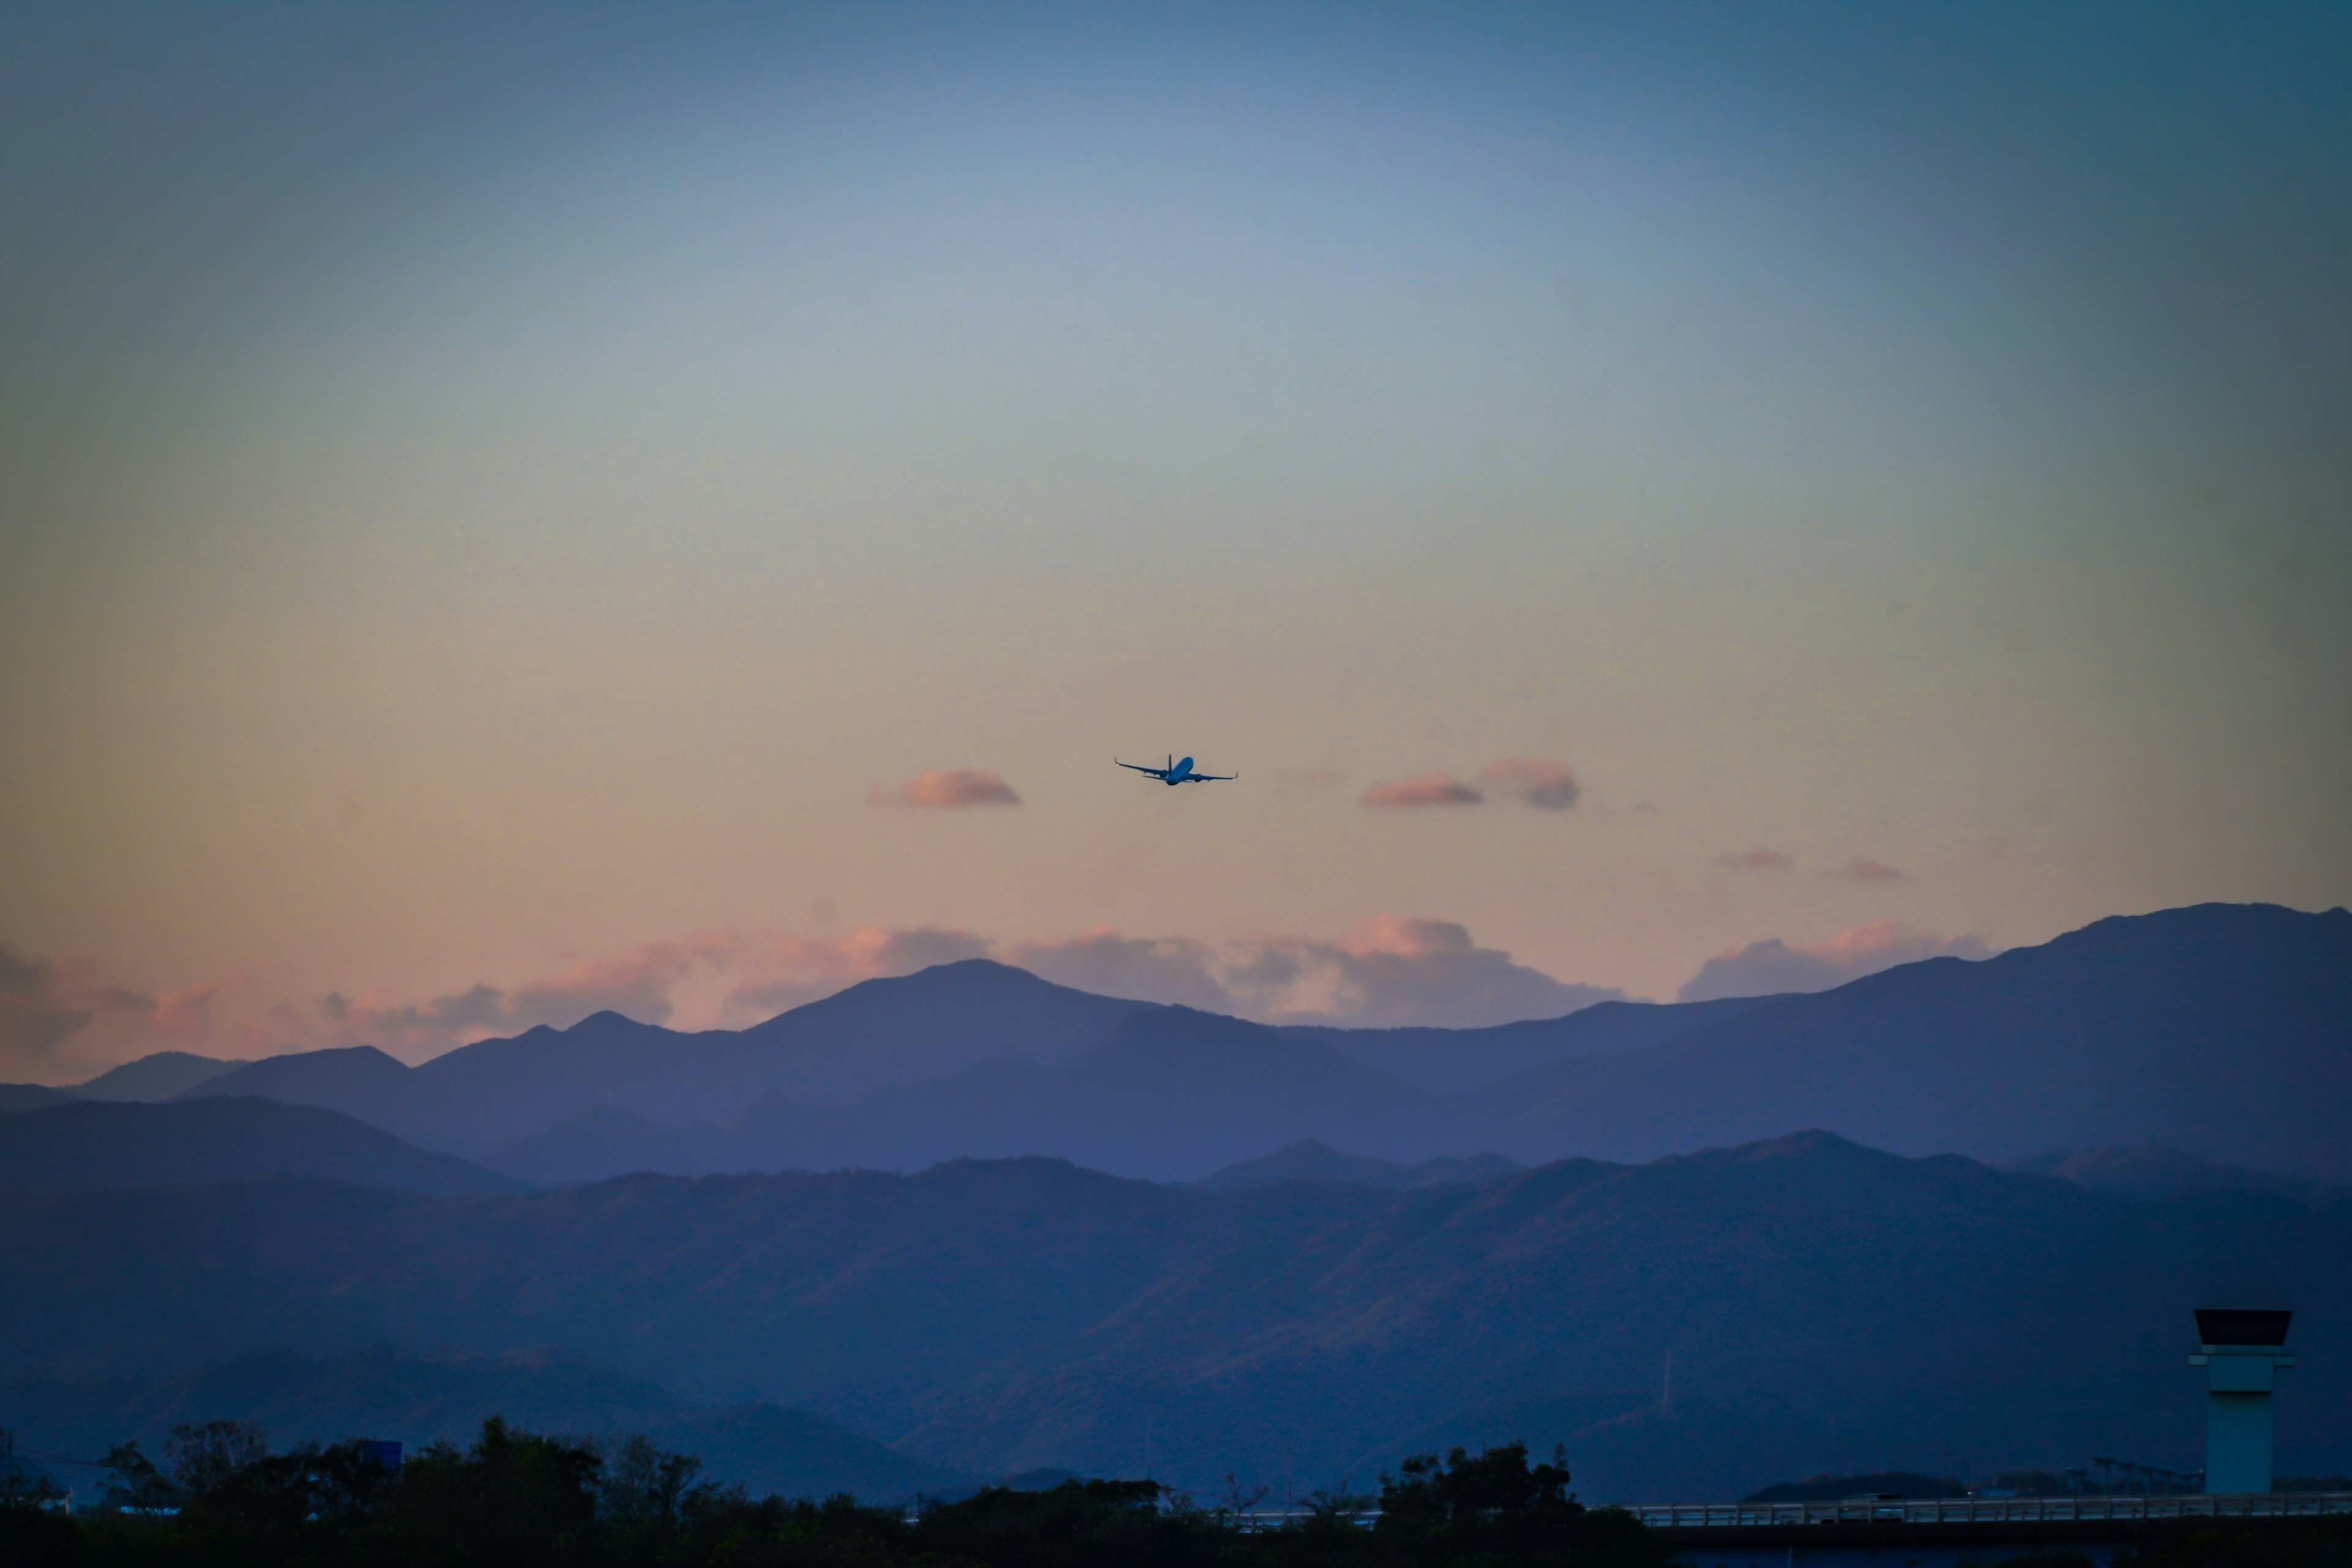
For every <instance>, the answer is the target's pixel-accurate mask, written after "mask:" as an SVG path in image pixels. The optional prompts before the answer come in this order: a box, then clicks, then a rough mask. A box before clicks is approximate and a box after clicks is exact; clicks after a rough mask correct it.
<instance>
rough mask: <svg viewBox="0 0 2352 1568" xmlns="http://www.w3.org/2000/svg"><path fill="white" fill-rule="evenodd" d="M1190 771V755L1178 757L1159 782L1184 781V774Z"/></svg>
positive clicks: (1175, 782) (1174, 782)
mask: <svg viewBox="0 0 2352 1568" xmlns="http://www.w3.org/2000/svg"><path fill="white" fill-rule="evenodd" d="M1191 772H1192V758H1190V757H1179V758H1178V759H1177V760H1176V763H1175V764H1174V765H1173V766H1171V768H1170V769H1169V770H1168V776H1167V777H1166V778H1164V779H1162V780H1161V781H1160V782H1161V783H1162V784H1182V783H1183V782H1184V775H1185V774H1186V773H1191Z"/></svg>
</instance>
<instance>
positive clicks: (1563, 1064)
mask: <svg viewBox="0 0 2352 1568" xmlns="http://www.w3.org/2000/svg"><path fill="white" fill-rule="evenodd" d="M2347 1020H2352V914H2347V912H2346V911H2344V910H2330V911H2327V912H2326V913H2324V914H2305V913H2301V912H2298V911H2294V910H2284V909H2279V908H2276V907H2275V906H2264V905H2218V904H2216V905H2200V906H2197V907H2194V908H2190V909H2182V910H2166V911H2162V912H2159V913H2157V914H2151V915H2141V916H2131V917H2117V918H2116V919H2113V920H2107V921H2099V922H2096V923H2095V924H2093V925H2091V926H2088V927H2085V928H2084V929H2083V930H2082V931H2074V932H2070V933H2068V934H2067V935H2065V936H2063V937H2060V938H2058V939H2056V940H2055V941H2053V942H2048V943H2045V944H2043V945H2042V946H2039V947H2031V948H2018V949H2012V950H2011V951H2010V952H2006V953H2003V954H2001V955H2000V956H1999V957H1997V958H1993V959H1990V960H1985V961H1982V962H1979V963H1964V962H1962V961H1960V960H1958V959H1949V958H1945V959H1931V960H1928V961H1926V962H1924V963H1913V964H1906V965H1904V966H1902V967H1899V968H1896V969H1892V970H1887V971H1885V972H1883V973H1878V974H1874V975H1872V976H1869V977H1867V978H1865V979H1863V980H1858V981H1855V982H1853V983H1851V984H1847V985H1845V986H1843V987H1840V988H1839V989H1837V990H1834V991H1829V992H1822V993H1816V994H1808V995H1789V996H1777V997H1763V998H1743V999H1738V1000H1734V1001H1727V1002H1708V1003H1691V1004H1680V1005H1652V1004H1631V1003H1602V1004H1601V1005H1595V1006H1592V1007H1589V1008H1586V1009H1583V1010H1582V1011H1580V1012H1578V1013H1574V1014H1570V1015H1569V1016H1565V1017H1562V1018H1558V1019H1549V1020H1541V1021H1538V1022H1533V1023H1524V1024H1512V1025H1506V1026H1499V1027H1497V1028H1492V1029H1469V1030H1433V1029H1385V1030H1346V1029H1329V1028H1323V1027H1282V1028H1274V1027H1266V1026H1257V1025H1252V1024H1246V1023H1244V1022H1241V1021H1240V1020H1236V1019H1230V1018H1224V1017H1222V1016H1217V1015H1214V1014H1204V1013H1198V1012H1193V1011H1191V1010H1188V1009H1184V1008H1180V1007H1167V1006H1160V1005H1151V1004H1145V1003H1138V1002H1128V1001H1120V1000H1118V999H1116V998H1108V997H1099V996H1093V995H1089V994H1087V993H1084V992H1077V991H1072V990H1068V989H1067V988H1065V987H1061V986H1055V985H1051V984H1047V983H1046V982H1045V981H1042V980H1039V979H1037V978H1036V977H1034V975H1030V974H1027V973H1024V972H1022V971H1019V970H1014V969H1009V968H1006V967H1005V966H1003V965H1001V964H994V963H988V962H986V961H982V960H973V961H969V962H966V963H956V964H948V965H941V966H939V967H938V968H935V969H930V970H926V971H923V972H922V973H918V974H914V975H909V976H906V977H904V978H900V979H892V980H877V981H869V982H866V983H865V984H861V985H858V986H853V987H851V988H850V989H849V990H847V991H845V992H842V993H840V994H838V995H835V996H833V997H830V998H827V999H826V1000H825V1001H824V1002H820V1003H815V1004H813V1005H810V1006H807V1007H802V1008H796V1009H794V1010H793V1011H792V1012H789V1013H786V1014H782V1015H780V1016H778V1017H776V1018H774V1019H772V1020H770V1021H769V1022H768V1023H766V1024H762V1025H760V1026H757V1027H756V1028H753V1029H748V1030H744V1031H740V1032H738V1033H732V1034H730V1033H725V1032H716V1033H709V1034H703V1035H680V1034H677V1033H675V1032H672V1031H668V1030H663V1029H658V1028H655V1027H653V1026H647V1025H641V1024H636V1023H633V1022H631V1021H629V1020H627V1019H625V1018H622V1017H620V1016H617V1015H614V1014H599V1015H597V1016H594V1017H592V1018H590V1019H587V1020H584V1021H583V1023H581V1024H579V1025H577V1026H574V1027H573V1028H572V1029H569V1030H561V1031H559V1030H554V1029H534V1030H531V1031H530V1032H529V1033H527V1034H525V1035H521V1036H518V1037H514V1038H512V1039H508V1040H490V1041H484V1042H482V1043H481V1044H479V1045H476V1046H471V1047H465V1048H463V1049H461V1050H457V1051H453V1052H450V1053H449V1054H448V1055H446V1056H444V1057H441V1058H436V1059H435V1060H433V1061H431V1062H428V1063H426V1064H425V1066H423V1067H420V1068H406V1067H404V1066H402V1065H401V1064H400V1063H398V1062H397V1061H394V1059H393V1058H390V1057H387V1056H384V1055H383V1053H381V1052H378V1051H374V1050H373V1049H369V1048H366V1047H360V1048H357V1049H351V1050H340V1051H320V1052H310V1053H304V1054H301V1055H295V1056H287V1057H278V1058H269V1059H267V1060H264V1061H260V1062H257V1063H254V1064H252V1065H251V1066H249V1067H246V1068H237V1069H236V1070H234V1071H231V1072H228V1073H225V1074H222V1075H220V1076H219V1077H216V1078H213V1079H209V1080H207V1081H205V1082H203V1083H200V1084H198V1085H196V1086H195V1087H194V1089H190V1090H189V1091H188V1097H189V1098H205V1097H210V1096H216V1095H228V1094H262V1095H267V1096H269V1097H271V1098H275V1099H280V1100H287V1101H289V1102H297V1103H306V1104H316V1105H322V1106H326V1107H329V1108H331V1109H335V1110H342V1111H344V1112H346V1113H348V1114H351V1115H354V1116H357V1117H360V1118H361V1119H362V1120H365V1121H371V1122H373V1123H374V1124H375V1125H377V1126H379V1127H383V1128H385V1129H387V1130H389V1131H393V1132H394V1133H396V1134H397V1135H399V1136H401V1137H403V1138H404V1139H407V1140H409V1141H410V1142H415V1143H417V1144H419V1145H420V1146H423V1147H425V1148H431V1149H436V1150H443V1151H447V1152H457V1153H459V1154H462V1155H464V1156H466V1157H467V1158H471V1159H475V1160H478V1161H480V1162H482V1163H487V1164H489V1165H491V1166H492V1167H494V1168H496V1169H499V1170H502V1171H505V1172H506V1173H509V1174H511V1175H514V1176H517V1177H520V1178H521V1179H525V1180H529V1181H534V1182H573V1181H590V1180H596V1179H600V1178H602V1177H604V1176H607V1175H612V1174H617V1173H624V1172H627V1171H630V1170H636V1169H648V1170H663V1171H670V1172H674V1173H717V1172H723V1171H740V1170H779V1169H791V1168H814V1169H826V1168H835V1167H838V1166H856V1165H865V1166H874V1167H878V1168H885V1169H901V1170H911V1169H920V1168H922V1167H924V1166H926V1165H928V1164H930V1163H935V1162H937V1161H939V1160H942V1159H949V1158H953V1157H956V1156H959V1155H972V1156H996V1155H1006V1154H1017V1153H1045V1154H1054V1155H1058V1156H1062V1157H1066V1158H1069V1159H1073V1160H1076V1161H1078V1162H1080V1163H1086V1164H1089V1165H1093V1166H1097V1167H1099V1168H1103V1169H1108V1170H1113V1171H1118V1172H1121V1173H1129V1174H1134V1175H1142V1176H1150V1177H1153V1178H1156V1179H1164V1180H1193V1179H1198V1178H1200V1177H1202V1176H1204V1175H1206V1174H1208V1173H1210V1172H1212V1171H1214V1170H1216V1169H1218V1168H1220V1167H1222V1166H1224V1165H1227V1164H1232V1163H1237V1162H1240V1161H1244V1160H1248V1159H1254V1158H1257V1157H1260V1156H1263V1155H1264V1154H1265V1152H1267V1151H1268V1150H1271V1149H1277V1148H1280V1147H1283V1146H1285V1145H1286V1144H1289V1143H1294V1142H1299V1141H1300V1140H1302V1139H1316V1140H1319V1141H1321V1142H1327V1143H1329V1144H1332V1145H1334V1146H1336V1147H1340V1148H1346V1149H1349V1150H1351V1151H1355V1152H1360V1153H1362V1154H1364V1155H1366V1156H1368V1157H1372V1158H1378V1159H1383V1160H1388V1161H1391V1162H1395V1163H1405V1164H1412V1163H1419V1162H1421V1161H1423V1160H1428V1159H1433V1158H1449V1157H1462V1156H1465V1155H1468V1154H1470V1153H1473V1152H1480V1151H1491V1152H1496V1153H1499V1154H1502V1155H1504V1156H1505V1157H1507V1158H1509V1159H1512V1160H1515V1161H1517V1162H1520V1163H1538V1162H1541V1161H1545V1160H1549V1159H1555V1158H1559V1157H1560V1156H1563V1155H1569V1154H1594V1155H1601V1156H1606V1157H1610V1158H1615V1159H1645V1158H1649V1157H1652V1156H1654V1155H1657V1154H1660V1153H1664V1152H1673V1151H1675V1150H1688V1149H1694V1148H1698V1147H1703V1146H1706V1145H1707V1144H1710V1143H1728V1142H1742V1141H1746V1140H1750V1139H1755V1138H1761V1137H1769V1136H1771V1135H1773V1134H1775V1133H1778V1132H1780V1131H1786V1130H1787V1129H1789V1128H1790V1127H1793V1126H1809V1125H1811V1126H1825V1127H1829V1128H1832V1129H1834V1130H1836V1131H1840V1132H1841V1133H1843V1134H1846V1135H1849V1136H1852V1137H1854V1138H1856V1139H1859V1140H1861V1141H1863V1142H1869V1143H1872V1144H1874V1145H1877V1146H1883V1147H1886V1148H1889V1149H1893V1150H1896V1151H1899V1152H1914V1153H1927V1152H1937V1151H1938V1150H1946V1149H1949V1150H1955V1151H1958V1152H1966V1153H1969V1154H1971V1155H1974V1156H1977V1157H1980V1158H1984V1159H1987V1160H1992V1161H2014V1160H2019V1159H2024V1158H2029V1157H2032V1156H2033V1155H2035V1154H2037V1153H2040V1152H2043V1151H2046V1150H2050V1149H2077V1150H2079V1149H2086V1148H2099V1147H2111V1146H2112V1147H2127V1146H2133V1145H2137V1144H2142V1143H2161V1144H2164V1145H2167V1146H2169V1147H2173V1148H2178V1149H2179V1150H2181V1151H2183V1152H2186V1153H2188V1154H2190V1155H2193V1156H2195V1157H2197V1158H2199V1159H2203V1160H2208V1161H2214V1162H2219V1163H2230V1164H2240V1165H2247V1166H2252V1167H2257V1168H2263V1169H2270V1170H2276V1171H2278V1172H2280V1173H2283V1174H2285V1175H2289V1176H2292V1177H2295V1178H2298V1179H2317V1180H2330V1181H2347V1180H2352V1141H2347V1140H2345V1139H2343V1138H2342V1137H2340V1136H2339V1134H2338V1128H2339V1126H2340V1125H2341V1123H2342V1122H2343V1121H2344V1120H2345V1118H2346V1117H2347V1113H2352V1023H2348V1022H2347ZM1529 1063H1532V1065H1525V1064H1529Z"/></svg>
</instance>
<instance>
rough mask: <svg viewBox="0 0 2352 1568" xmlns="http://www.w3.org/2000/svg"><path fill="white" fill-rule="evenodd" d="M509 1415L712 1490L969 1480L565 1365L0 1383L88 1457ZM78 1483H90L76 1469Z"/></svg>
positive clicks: (784, 1413) (840, 1436)
mask: <svg viewBox="0 0 2352 1568" xmlns="http://www.w3.org/2000/svg"><path fill="white" fill-rule="evenodd" d="M491 1415H503V1416H505V1417H506V1418H507V1419H508V1420H509V1421H510V1422H513V1423H515V1424H517V1425H519V1426H524V1427H526V1428H529V1429H530V1430H533V1431H541V1432H555V1433H561V1434H563V1435H566V1436H600V1437H601V1436H609V1435H615V1434H625V1433H631V1432H643V1433H645V1434H646V1435H647V1436H651V1437H653V1438H654V1440H655V1441H656V1442H658V1443H660V1444H662V1445H663V1446H664V1447H669V1448H673V1449H676V1450H677V1451H679V1452H682V1453H690V1454H694V1455H696V1456H697V1457H698V1458H701V1460H702V1461H703V1465H704V1471H703V1475H704V1479H710V1480H716V1481H719V1482H737V1483H740V1484H741V1485H742V1486H744V1487H745V1488H747V1489H751V1490H752V1491H754V1492H755V1493H759V1492H768V1491H774V1492H779V1493H782V1494H783V1495H786V1496H803V1497H809V1496H816V1497H821V1496H824V1495H825V1494H827V1493H829V1492H834V1491H841V1490H849V1491H854V1492H856V1493H858V1494H859V1495H861V1496H864V1497H869V1498H874V1499H877V1500H878V1499H887V1498H901V1497H907V1496H910V1495H912V1494H914V1493H916V1492H919V1491H925V1492H929V1493H932V1494H934V1495H938V1494H940V1493H946V1492H955V1491H961V1490H966V1489H970V1488H971V1486H972V1485H974V1484H975V1482H974V1480H973V1479H972V1478H970V1477H965V1476H961V1475H959V1474H958V1473H956V1472H955V1471H952V1470H948V1469H944V1468H940V1467H939V1466H937V1465H930V1464H926V1463H924V1462H923V1461H921V1460H919V1459H912V1458H907V1457H906V1456H904V1455H901V1454H898V1453H894V1452H892V1451H891V1450H890V1449H888V1448H887V1447H883V1446H882V1445H881V1444H879V1443H877V1442H875V1441H874V1440H873V1439H871V1438H868V1437H861V1436H858V1435H857V1434H856V1433H855V1432H851V1431H848V1430H846V1429H845V1428H844V1427H841V1426H835V1424H834V1423H832V1422H829V1421H826V1420H824V1418H823V1417H821V1416H817V1415H810V1414H809V1413H807V1412H806V1411H801V1410H786V1409H782V1408H779V1407H778V1406H776V1405H768V1404H760V1403H752V1404H745V1405H734V1406H728V1407H720V1408H714V1407H708V1406H703V1405H696V1404H694V1403H693V1402H692V1401H690V1400H687V1399H682V1398H680V1397H679V1396H678V1395H677V1394H672V1393H669V1392H668V1391H667V1390H666V1389H663V1388H660V1387H657V1386H656V1385H655V1384H650V1383H646V1382H645V1381H644V1380H643V1379H640V1378H632V1377H625V1376H623V1375H622V1374H620V1373H615V1372H611V1371H607V1370H605V1369H604V1368H602V1367H597V1366H593V1365H590V1364H588V1363H582V1362H576V1361H571V1360H567V1359H564V1358H562V1357H550V1356H543V1355H535V1356H521V1355H513V1356H500V1357H476V1358H466V1359H459V1360H454V1361H423V1360H415V1359H411V1358H407V1357H400V1356H395V1355H394V1354H393V1353H392V1352H391V1351H390V1349H389V1347H378V1348H375V1349H372V1350H368V1351H362V1352H356V1353H354V1354H352V1355H347V1356H337V1357H331V1358H325V1359H320V1360H312V1359H310V1358H309V1357H304V1356H298V1355H293V1354H290V1353H289V1352H282V1351H280V1352H260V1353H257V1354H253V1355H247V1356H240V1357H236V1358H235V1359H233V1360H230V1361H225V1362H215V1363H208V1364H206V1365H204V1366H201V1367H196V1368H194V1369H191V1370H189V1371H186V1372H180V1373H171V1374H168V1375H163V1376H149V1377H113V1378H90V1379H79V1380H70V1381H68V1380H62V1379H56V1378H11V1379H6V1380H0V1427H5V1428H6V1429H7V1430H8V1431H9V1432H11V1433H12V1434H14V1435H15V1436H16V1440H17V1442H18V1443H19V1444H20V1445H21V1446H23V1447H28V1448H39V1449H42V1450H44V1451H46V1452H48V1453H52V1454H65V1455H73V1456H92V1455H98V1454H102V1453H104V1452H105V1451H106V1450H107V1449H108V1448H110V1447H113V1446H114V1445H115V1444H117V1443H120V1442H123V1441H126V1440H136V1441H137V1442H139V1443H140V1444H141V1446H142V1447H144V1448H145V1449H146V1450H147V1451H148V1452H149V1453H151V1454H153V1453H158V1452H160V1451H161V1445H162V1443H163V1440H164V1439H165V1438H167V1437H169V1436H170V1435H171V1430H172V1428H173V1426H175V1425H178V1424H180V1423H183V1422H203V1421H212V1420H228V1421H251V1422H255V1423H257V1424H258V1425H259V1426H261V1427H262V1428H263V1429H264V1430H265V1431H267V1432H268V1435H269V1440H270V1443H271V1445H272V1446H273V1447H278V1448H284V1447H290V1446H292V1445H294V1444H297V1443H301V1442H306V1441H310V1442H320V1443H333V1442H339V1441H341V1440H342V1439H344V1438H346V1437H354V1436H366V1437H380V1438H390V1439H392V1440H394V1441H396V1442H399V1443H401V1444H403V1445H404V1447H407V1448H408V1450H409V1451H410V1452H412V1453H413V1452H415V1450H416V1449H418V1448H420V1447H424V1446H425V1444H427V1443H430V1442H436V1441H446V1442H454V1443H460V1444H462V1443H465V1442H467V1441H469V1440H471V1439H472V1438H473V1437H474V1436H476V1435H478V1433H479V1431H480V1429H481V1424H482V1422H483V1420H484V1419H485V1418H487V1417H488V1416H491ZM72 1479H73V1480H74V1481H75V1482H76V1483H77V1484H81V1483H85V1482H87V1481H89V1480H94V1479H97V1472H96V1471H95V1470H94V1469H91V1470H90V1471H89V1475H87V1476H84V1475H81V1474H77V1475H75V1476H74V1477H73V1478H72Z"/></svg>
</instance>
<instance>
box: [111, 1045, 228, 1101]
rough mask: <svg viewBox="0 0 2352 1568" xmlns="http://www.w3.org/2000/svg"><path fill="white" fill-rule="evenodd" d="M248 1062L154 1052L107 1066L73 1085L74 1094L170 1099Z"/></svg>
mask: <svg viewBox="0 0 2352 1568" xmlns="http://www.w3.org/2000/svg"><path fill="white" fill-rule="evenodd" d="M252 1065H253V1064H252V1063H250V1062H247V1061H243V1060H226V1059H224V1058H218V1057H200V1056H197V1055H195V1054H194V1053H193V1052H190V1051H157V1052H155V1053H154V1054H152V1056H144V1057H141V1058H139V1059H138V1060H137V1061H135V1062H125V1063H123V1064H122V1065H121V1067H119V1068H107V1069H106V1071H104V1072H102V1073H100V1074H99V1075H98V1076H97V1077H96V1078H94V1079H90V1080H89V1082H88V1083H83V1084H76V1085H75V1086H74V1093H75V1094H76V1095H77V1096H79V1098H80V1099H83V1100H170V1099H172V1098H173V1097H174V1096H175V1095H182V1094H185V1093H186V1092H187V1091H188V1090H190V1089H194V1088H195V1087H196V1085H198V1084H200V1083H203V1082H205V1080H207V1079H215V1078H218V1077H220V1076H221V1075H222V1074H223V1073H228V1072H235V1071H236V1069H237V1068H241V1067H250V1066H252Z"/></svg>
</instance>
